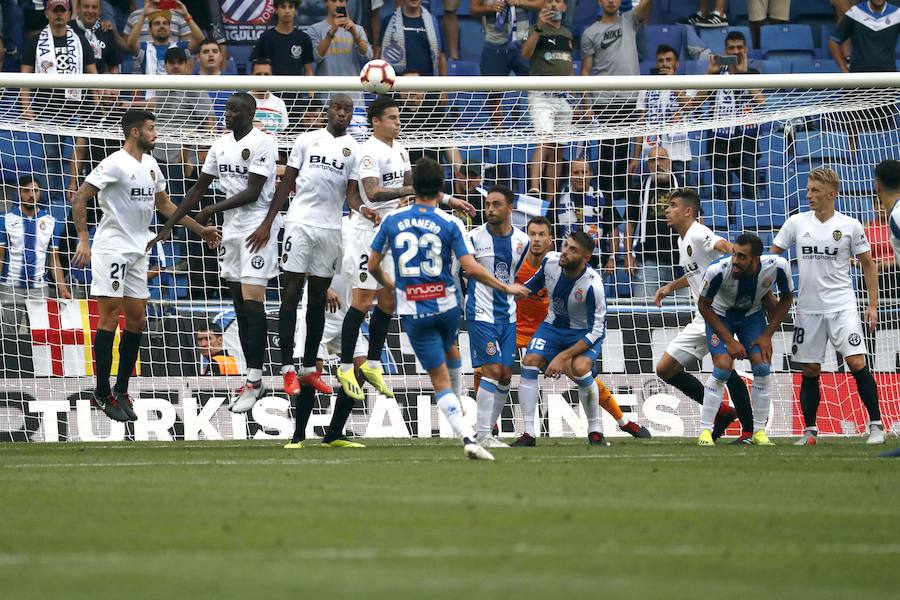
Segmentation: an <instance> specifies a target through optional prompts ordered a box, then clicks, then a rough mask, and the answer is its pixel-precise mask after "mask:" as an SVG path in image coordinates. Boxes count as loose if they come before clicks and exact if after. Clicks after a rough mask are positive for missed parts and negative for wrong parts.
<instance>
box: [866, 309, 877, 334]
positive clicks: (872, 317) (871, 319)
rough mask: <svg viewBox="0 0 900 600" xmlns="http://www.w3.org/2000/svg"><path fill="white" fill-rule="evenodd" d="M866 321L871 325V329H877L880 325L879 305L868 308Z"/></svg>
mask: <svg viewBox="0 0 900 600" xmlns="http://www.w3.org/2000/svg"><path fill="white" fill-rule="evenodd" d="M866 323H867V324H868V325H869V331H875V328H876V327H877V326H878V307H877V306H870V307H869V308H867V309H866Z"/></svg>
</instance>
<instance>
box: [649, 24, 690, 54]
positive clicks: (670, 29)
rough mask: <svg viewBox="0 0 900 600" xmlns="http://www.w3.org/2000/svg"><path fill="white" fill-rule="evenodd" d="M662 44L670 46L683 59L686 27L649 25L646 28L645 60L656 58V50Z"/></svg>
mask: <svg viewBox="0 0 900 600" xmlns="http://www.w3.org/2000/svg"><path fill="white" fill-rule="evenodd" d="M660 44H668V45H669V46H672V47H673V48H675V50H677V51H678V57H679V58H681V56H682V54H683V53H684V46H685V32H684V25H647V26H646V27H644V60H650V59H651V58H655V57H656V48H657V47H658V46H659V45H660Z"/></svg>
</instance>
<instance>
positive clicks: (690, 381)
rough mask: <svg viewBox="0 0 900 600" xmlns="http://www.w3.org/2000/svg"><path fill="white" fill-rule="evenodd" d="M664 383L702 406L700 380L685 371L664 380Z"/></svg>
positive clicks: (701, 385)
mask: <svg viewBox="0 0 900 600" xmlns="http://www.w3.org/2000/svg"><path fill="white" fill-rule="evenodd" d="M665 382H666V383H668V384H669V385H671V386H673V387H674V388H675V389H677V390H681V393H682V394H684V395H685V396H687V397H688V398H690V399H691V400H693V401H694V402H696V403H697V404H703V394H704V392H703V384H702V383H700V380H699V379H697V378H696V377H694V376H693V375H691V374H690V373H687V372H685V371H678V372H677V373H675V374H674V375H672V376H671V377H669V378H668V379H666V380H665Z"/></svg>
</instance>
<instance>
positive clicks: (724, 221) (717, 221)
mask: <svg viewBox="0 0 900 600" xmlns="http://www.w3.org/2000/svg"><path fill="white" fill-rule="evenodd" d="M700 214H701V215H702V217H703V224H704V225H706V226H707V227H709V228H711V229H713V230H714V231H718V232H722V231H726V230H727V229H728V207H727V205H726V204H725V203H724V202H717V201H715V200H703V199H701V200H700Z"/></svg>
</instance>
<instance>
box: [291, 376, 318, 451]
mask: <svg viewBox="0 0 900 600" xmlns="http://www.w3.org/2000/svg"><path fill="white" fill-rule="evenodd" d="M315 401H316V390H315V388H312V387H310V386H308V385H304V386H303V387H301V388H300V394H298V395H297V412H296V413H295V417H296V420H295V424H294V437H293V438H292V439H291V441H292V442H294V443H296V442H300V441H302V440H305V439H306V426H307V425H308V424H309V416H310V415H311V414H312V409H313V402H315Z"/></svg>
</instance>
